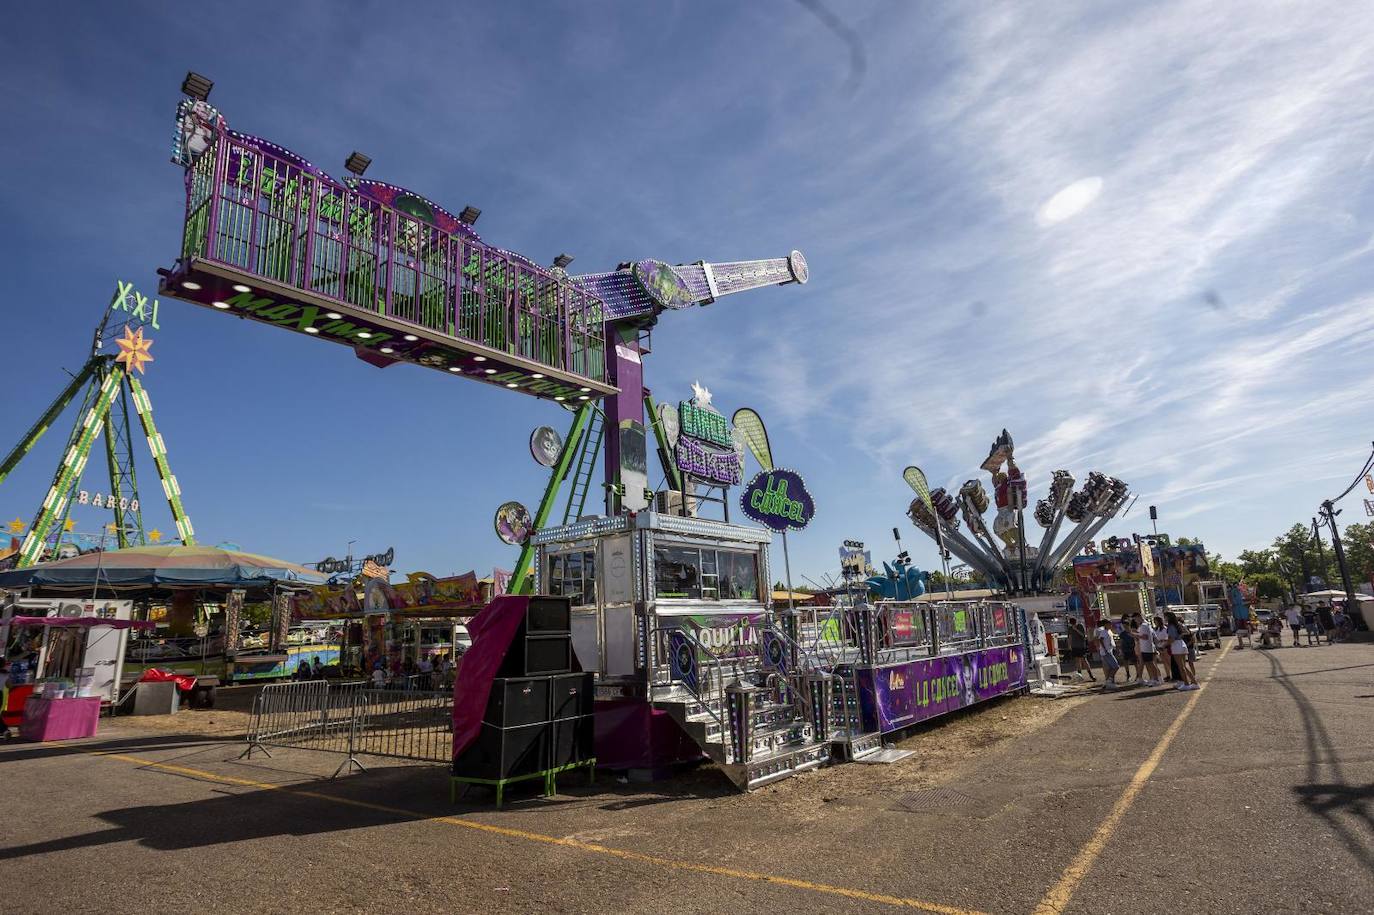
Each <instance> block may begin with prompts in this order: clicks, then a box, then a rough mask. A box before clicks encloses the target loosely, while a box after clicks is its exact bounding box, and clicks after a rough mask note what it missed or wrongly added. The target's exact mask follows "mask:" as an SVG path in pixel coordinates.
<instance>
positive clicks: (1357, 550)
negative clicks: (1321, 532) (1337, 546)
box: [1341, 521, 1374, 591]
mask: <svg viewBox="0 0 1374 915" xmlns="http://www.w3.org/2000/svg"><path fill="white" fill-rule="evenodd" d="M1341 545H1342V546H1343V547H1344V548H1345V564H1346V568H1348V569H1349V570H1350V581H1351V584H1353V585H1355V590H1357V591H1359V590H1362V588H1361V587H1360V584H1357V582H1358V583H1363V584H1365V585H1366V586H1367V585H1368V584H1369V582H1370V581H1372V580H1374V521H1369V522H1367V523H1365V524H1347V525H1346V526H1345V530H1343V531H1341Z"/></svg>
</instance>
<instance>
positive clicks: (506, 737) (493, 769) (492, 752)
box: [453, 722, 550, 779]
mask: <svg viewBox="0 0 1374 915" xmlns="http://www.w3.org/2000/svg"><path fill="white" fill-rule="evenodd" d="M549 731H550V725H549V723H548V722H543V723H540V724H526V725H522V726H521V727H516V728H498V727H496V726H495V725H491V724H483V725H482V730H481V732H480V733H479V734H478V735H477V739H475V740H474V741H473V742H472V743H471V744H469V745H468V747H467V749H465V750H463V752H462V753H461V754H459V755H458V756H457V757H456V758H455V759H454V760H453V774H454V775H457V776H459V777H461V778H482V779H498V778H513V777H515V776H519V775H533V774H534V773H536V772H542V771H543V770H544V769H546V768H548V759H549V752H550V749H549V747H550V741H549Z"/></svg>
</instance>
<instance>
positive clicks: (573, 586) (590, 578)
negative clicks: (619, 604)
mask: <svg viewBox="0 0 1374 915" xmlns="http://www.w3.org/2000/svg"><path fill="white" fill-rule="evenodd" d="M548 587H549V593H550V594H552V595H553V596H554V597H570V598H572V605H573V606H574V607H585V606H587V605H589V604H595V603H596V551H595V550H576V551H574V552H571V553H554V554H553V555H551V556H550V557H549V584H548Z"/></svg>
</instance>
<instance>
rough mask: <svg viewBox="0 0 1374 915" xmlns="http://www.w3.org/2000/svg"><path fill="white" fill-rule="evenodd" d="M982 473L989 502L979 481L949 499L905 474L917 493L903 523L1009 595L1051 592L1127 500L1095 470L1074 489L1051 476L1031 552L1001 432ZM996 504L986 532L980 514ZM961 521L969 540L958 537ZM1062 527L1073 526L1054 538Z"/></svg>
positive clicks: (1018, 477)
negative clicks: (1038, 534)
mask: <svg viewBox="0 0 1374 915" xmlns="http://www.w3.org/2000/svg"><path fill="white" fill-rule="evenodd" d="M982 469H983V470H985V471H987V472H988V474H989V475H990V477H991V484H992V492H993V496H992V499H991V500H989V498H988V491H987V489H986V488H985V487H984V485H983V483H982V481H981V480H978V479H972V480H968V481H967V482H965V483H964V485H963V486H961V487H959V491H958V493H956V494H951V493H949V492H947V491H946V490H945V489H944V488H943V487H941V488H937V489H933V490H932V489H929V488H928V486H927V485H926V477H925V474H924V473H923V472H922V471H921V470H920V468H918V467H908V468H906V470H905V471H904V472H903V478H904V479H905V480H906V481H907V484H908V485H910V486H911V488H912V489H913V490H914V491H915V492H916V498H915V499H913V500H912V501H911V505H910V506H909V507H908V509H907V516H908V517H909V518H910V519H911V521H912V523H913V524H915V525H916V527H917V528H919V529H920V530H921V531H922V532H923V533H925V534H926V535H928V536H929V537H930V538H931V539H932V540H935V541H936V543H937V544H938V546H939V548H940V551H941V554H942V558H947V556H946V554H953V555H954V556H956V557H958V558H959V560H960V561H962V562H964V563H967V564H968V565H969V566H970V567H972V568H973V569H975V570H977V571H978V572H979V573H980V574H981V575H982V576H983V577H984V578H985V579H986V580H987V581H988V582H989V583H990V584H991V585H993V586H995V587H996V588H998V589H1001V590H1003V591H1006V592H1007V593H1016V594H1035V593H1040V592H1043V591H1046V590H1049V589H1050V588H1051V587H1052V586H1053V584H1054V581H1055V578H1056V576H1058V575H1059V573H1060V572H1061V571H1063V570H1064V569H1065V568H1066V567H1067V566H1068V565H1069V563H1071V562H1072V561H1073V558H1074V557H1075V556H1077V555H1078V554H1079V552H1080V551H1081V550H1082V549H1083V548H1084V547H1085V546H1086V545H1087V544H1088V543H1090V542H1092V540H1093V538H1095V537H1096V536H1097V534H1098V532H1099V531H1101V530H1102V528H1103V527H1105V526H1106V525H1107V523H1108V522H1109V521H1111V520H1112V519H1113V518H1115V517H1116V516H1117V515H1118V514H1119V513H1120V512H1121V511H1122V510H1123V509H1124V508H1125V507H1126V503H1127V499H1128V498H1129V495H1130V488H1129V487H1128V486H1127V485H1126V484H1125V483H1123V482H1122V481H1121V480H1118V479H1116V478H1115V477H1109V476H1106V475H1105V474H1102V473H1099V472H1097V471H1092V472H1090V473H1089V474H1088V476H1087V479H1086V480H1084V482H1083V486H1082V487H1081V488H1080V489H1077V490H1075V489H1074V478H1073V475H1072V474H1070V473H1069V472H1068V471H1067V470H1056V471H1054V474H1053V477H1052V478H1051V480H1050V485H1049V492H1048V494H1047V495H1046V496H1045V498H1043V499H1040V500H1039V501H1038V502H1036V504H1035V508H1034V510H1033V512H1032V517H1033V518H1034V520H1035V522H1036V523H1037V524H1039V525H1040V527H1041V528H1042V529H1043V531H1044V533H1043V534H1042V535H1041V537H1040V539H1039V543H1038V544H1035V545H1033V544H1031V542H1030V538H1029V537H1028V535H1027V532H1026V521H1025V512H1026V509H1027V507H1028V486H1027V482H1026V477H1025V474H1024V473H1023V472H1022V471H1021V468H1020V467H1019V466H1017V463H1016V455H1015V443H1014V442H1013V441H1012V437H1011V435H1010V434H1009V433H1008V432H1007V430H1005V429H1003V430H1002V434H1001V435H999V436H998V437H997V439H996V440H995V441H994V442H993V443H992V447H991V449H989V452H988V457H987V459H986V460H984V461H983V464H982ZM994 504H995V506H996V509H997V511H996V514H995V516H994V517H993V521H992V524H991V526H990V527H989V525H988V524H987V522H986V520H985V518H984V513H985V512H986V511H987V510H988V508H989V507H990V505H994ZM961 520H962V522H963V525H964V527H965V528H966V529H967V534H965V533H964V532H962V531H960V521H961ZM1065 520H1067V521H1069V522H1070V523H1071V524H1072V525H1073V527H1072V528H1070V529H1069V531H1068V532H1067V533H1065V534H1064V535H1063V536H1062V537H1060V532H1061V530H1062V528H1063V525H1064V522H1065ZM1056 538H1057V539H1056ZM999 541H1000V542H999Z"/></svg>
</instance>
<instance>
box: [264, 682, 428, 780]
mask: <svg viewBox="0 0 1374 915" xmlns="http://www.w3.org/2000/svg"><path fill="white" fill-rule="evenodd" d="M369 686H370V684H368V683H367V681H363V680H359V681H354V682H344V683H330V682H329V681H326V680H310V681H306V682H304V683H274V684H270V685H268V686H265V687H263V689H262V692H260V693H259V694H258V696H257V698H256V699H255V700H254V702H253V717H252V721H251V722H250V723H249V727H248V732H247V734H246V735H245V739H246V740H247V743H248V747H247V749H245V750H244V751H243V753H242V754H241V755H240V758H243V757H249V758H251V757H252V755H253V751H254V750H261V751H262V752H263V753H264V754H265V755H267V756H271V755H272V754H271V751H270V750H269V749H268V748H269V747H278V748H291V749H300V750H319V751H323V752H326V753H340V754H343V755H344V756H345V759H344V761H343V762H342V763H340V764H339V767H338V769H336V770H335V771H334V774H335V775H338V774H339V772H341V771H343V770H344V769H345V768H348V769H350V770H351V769H352V768H353V767H354V766H356V767H357V768H359V769H366V767H365V766H364V765H363V764H362V762H361V761H360V760H359V759H358V757H359V756H360V755H365V756H386V757H390V758H393V759H413V760H417V761H420V762H433V763H447V762H448V761H449V760H450V759H452V756H453V695H452V694H451V693H449V692H420V691H416V690H379V689H371V688H369Z"/></svg>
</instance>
